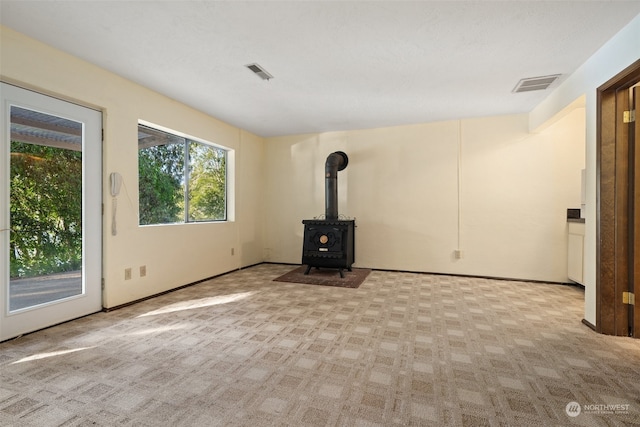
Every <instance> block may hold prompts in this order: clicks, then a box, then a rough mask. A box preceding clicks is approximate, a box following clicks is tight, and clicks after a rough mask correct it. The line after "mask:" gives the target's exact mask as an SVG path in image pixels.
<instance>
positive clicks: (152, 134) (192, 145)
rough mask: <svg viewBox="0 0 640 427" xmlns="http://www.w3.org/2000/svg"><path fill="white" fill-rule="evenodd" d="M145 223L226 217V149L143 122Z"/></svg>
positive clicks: (140, 167)
mask: <svg viewBox="0 0 640 427" xmlns="http://www.w3.org/2000/svg"><path fill="white" fill-rule="evenodd" d="M138 175H139V176H138V183H139V184H138V186H139V196H140V225H150V224H171V223H182V222H200V221H225V220H226V219H227V150H225V149H223V148H221V147H218V146H215V145H213V144H210V143H206V142H201V141H195V140H193V139H190V138H187V137H183V136H178V135H174V134H171V133H168V132H165V131H162V130H158V129H154V128H152V127H149V126H146V125H142V124H140V125H138Z"/></svg>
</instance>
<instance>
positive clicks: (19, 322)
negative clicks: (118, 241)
mask: <svg viewBox="0 0 640 427" xmlns="http://www.w3.org/2000/svg"><path fill="white" fill-rule="evenodd" d="M0 86H1V88H2V97H1V100H2V101H1V102H2V105H1V106H0V111H1V112H2V114H1V117H0V121H1V122H2V125H3V126H2V128H3V135H2V136H1V138H2V142H1V144H0V163H1V164H2V181H3V183H6V184H4V185H0V198H2V200H1V202H2V203H1V204H2V208H0V229H1V230H2V231H1V232H0V244H1V245H2V251H1V254H2V255H1V256H0V285H1V286H0V293H1V294H2V295H0V341H3V340H7V339H11V338H13V337H16V336H20V335H22V334H25V333H29V332H33V331H35V330H38V329H43V328H46V327H49V326H53V325H55V324H58V323H62V322H65V321H68V320H72V319H75V318H78V317H82V316H85V315H87V314H92V313H95V312H98V311H100V310H101V309H102V239H103V236H102V151H103V150H102V120H103V117H102V112H101V111H98V110H96V109H94V108H90V107H87V106H84V105H80V104H78V103H75V102H71V101H67V100H64V99H61V98H57V97H53V96H50V95H48V94H44V93H40V92H37V91H34V90H32V89H27V88H22V87H20V86H18V85H15V84H11V83H6V82H0ZM14 105H15V106H19V107H22V108H27V109H31V110H35V111H40V112H43V113H46V114H51V115H54V116H59V117H64V118H67V119H70V120H74V121H78V122H82V123H83V124H84V126H83V155H82V175H83V185H82V187H83V188H82V192H83V194H82V203H83V207H82V224H83V226H82V227H83V244H82V259H83V274H82V276H83V277H82V280H83V282H82V284H83V294H82V295H79V296H74V297H70V298H67V299H63V300H60V301H55V302H50V303H46V304H43V305H41V306H35V307H33V308H25V309H23V310H19V311H15V312H10V309H9V259H8V258H9V257H8V253H5V252H6V251H7V250H8V248H9V231H8V229H9V228H10V218H9V185H8V183H9V178H10V171H9V165H10V163H9V157H10V156H9V149H8V147H7V146H5V143H6V144H8V143H9V141H10V133H11V129H10V128H11V125H10V121H11V120H10V117H9V116H10V109H11V106H14ZM88 183H90V184H89V185H87V184H88ZM5 208H6V211H5ZM40 320H46V322H45V324H43V322H41V321H40Z"/></svg>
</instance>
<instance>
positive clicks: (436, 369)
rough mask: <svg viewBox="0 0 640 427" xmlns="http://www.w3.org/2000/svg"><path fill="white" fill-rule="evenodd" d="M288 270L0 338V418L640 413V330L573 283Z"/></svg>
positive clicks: (565, 419)
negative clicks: (295, 278)
mask: <svg viewBox="0 0 640 427" xmlns="http://www.w3.org/2000/svg"><path fill="white" fill-rule="evenodd" d="M290 269H292V266H287V265H271V264H262V265H258V266H255V267H252V268H248V269H246V270H241V271H238V272H234V273H231V274H227V275H224V276H221V277H219V278H216V279H213V280H210V281H207V282H203V283H200V284H198V285H194V286H191V287H188V288H184V289H181V290H179V291H176V292H172V293H169V294H166V295H163V296H160V297H157V298H154V299H150V300H148V301H145V302H141V303H138V304H135V305H132V306H129V307H126V308H123V309H120V310H115V311H112V312H109V313H99V314H96V315H92V316H88V317H86V318H83V319H79V320H76V321H73V322H69V323H66V324H63V325H59V326H56V327H53V328H49V329H46V330H43V331H40V332H36V333H33V334H30V335H27V336H24V337H21V338H18V339H15V340H13V341H8V342H5V343H2V344H0V425H3V426H23V425H24V426H38V427H43V426H88V425H100V426H217V425H219V426H252V427H258V426H432V425H433V426H444V425H469V426H482V425H490V426H564V425H588V426H609V425H638V424H640V341H639V340H633V339H630V338H620V337H609V336H603V335H598V334H596V333H594V332H593V331H591V330H590V329H588V328H587V327H586V326H584V325H583V324H582V323H581V319H582V314H583V302H582V301H583V298H584V295H583V291H582V290H581V289H579V288H576V287H570V286H562V285H553V284H541V283H522V282H516V281H496V280H488V279H476V278H462V277H451V276H439V275H426V274H412V273H398V272H381V271H372V272H371V274H370V275H369V276H368V277H367V279H366V281H365V282H364V283H363V284H362V285H361V286H360V287H359V288H358V289H348V288H335V287H325V286H308V285H300V284H295V283H282V282H275V281H273V279H274V278H276V277H278V276H280V275H282V274H284V273H286V272H287V271H289V270H290ZM570 402H576V403H577V404H579V405H580V406H579V407H576V406H570V408H572V409H571V411H573V412H571V411H570V414H571V415H576V413H577V409H579V410H580V411H581V412H580V414H579V415H578V416H576V417H570V416H568V415H567V411H566V408H567V405H568V404H569V403H570ZM606 405H617V406H606Z"/></svg>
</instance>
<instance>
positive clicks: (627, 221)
mask: <svg viewBox="0 0 640 427" xmlns="http://www.w3.org/2000/svg"><path fill="white" fill-rule="evenodd" d="M638 81H640V60H638V61H636V62H634V63H633V64H631V65H630V66H629V67H627V68H626V69H625V70H623V71H622V72H620V73H619V74H618V75H616V76H615V77H613V78H611V79H610V80H609V81H607V82H606V83H604V84H603V85H602V86H600V87H599V88H598V89H597V104H596V105H597V113H596V114H597V116H596V117H597V123H596V126H597V129H596V141H597V148H596V200H597V201H596V325H595V327H596V331H597V332H600V333H603V334H607V335H618V336H634V337H636V338H639V337H640V310H638V309H635V307H634V306H633V305H630V304H625V303H623V298H622V295H623V292H633V291H634V286H633V281H634V280H632V279H633V278H634V274H636V275H638V266H637V262H635V261H634V258H637V257H638V256H640V255H639V254H640V250H638V249H637V248H638V247H639V246H640V242H639V241H638V228H640V225H639V222H640V221H639V220H638V219H635V218H634V216H636V217H637V216H638V212H640V197H639V196H638V195H639V193H640V186H638V185H637V182H638V175H640V174H635V175H634V173H633V172H634V171H633V170H632V169H630V165H633V164H634V163H633V162H634V161H633V160H632V159H630V157H629V136H630V132H632V131H634V129H635V128H637V127H638V126H639V124H638V121H637V119H636V123H635V124H634V125H633V126H630V125H629V124H628V123H624V122H623V114H622V112H623V111H624V110H628V109H629V108H630V107H629V99H628V94H627V93H625V92H628V89H629V88H630V87H631V86H633V85H634V84H636V83H637V82H638ZM636 102H637V101H636ZM635 134H636V135H637V130H636V132H635ZM637 143H638V142H637V141H636V154H635V159H638V152H639V151H640V147H637ZM635 161H636V162H637V160H635ZM637 167H638V164H636V168H637ZM632 180H633V181H635V183H636V184H635V190H634V191H633V192H630V189H631V190H633V189H634V182H633V181H632ZM634 213H635V215H634ZM634 229H635V234H634V233H632V232H631V231H633V230H634ZM634 255H635V256H634ZM634 272H635V273H634ZM639 278H640V277H635V280H638V279H639ZM638 290H640V289H636V291H638Z"/></svg>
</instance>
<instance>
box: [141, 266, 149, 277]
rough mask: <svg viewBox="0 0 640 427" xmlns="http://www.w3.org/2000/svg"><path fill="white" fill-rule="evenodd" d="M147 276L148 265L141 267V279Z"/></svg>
mask: <svg viewBox="0 0 640 427" xmlns="http://www.w3.org/2000/svg"><path fill="white" fill-rule="evenodd" d="M146 275H147V266H146V265H141V266H140V277H144V276H146Z"/></svg>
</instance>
